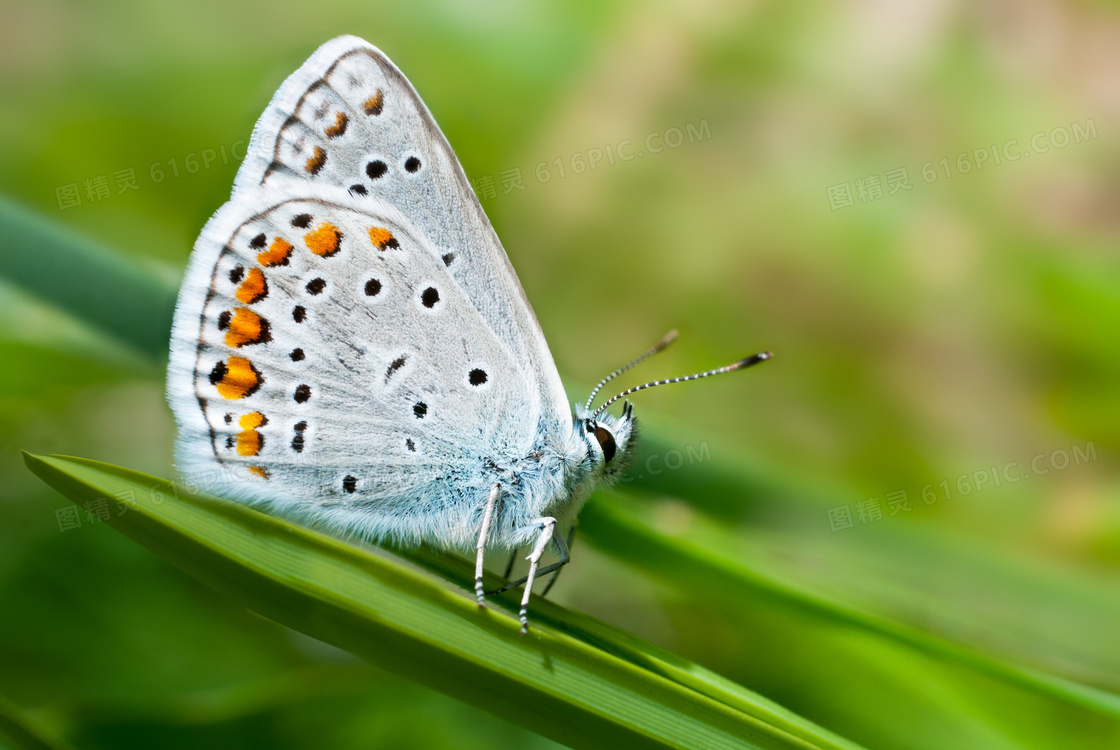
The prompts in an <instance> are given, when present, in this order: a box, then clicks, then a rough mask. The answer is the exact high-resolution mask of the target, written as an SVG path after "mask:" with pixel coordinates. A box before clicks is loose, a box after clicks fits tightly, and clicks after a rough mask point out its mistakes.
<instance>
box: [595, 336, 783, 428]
mask: <svg viewBox="0 0 1120 750" xmlns="http://www.w3.org/2000/svg"><path fill="white" fill-rule="evenodd" d="M772 356H774V355H773V354H771V353H770V352H760V353H759V354H752V355H751V356H749V357H747V358H746V359H740V360H739V361H738V362H733V363H732V364H729V365H724V366H723V367H717V368H716V369H714V370H708V371H707V372H698V373H696V374H695V375H682V376H681V377H679V378H669V379H668V380H655V381H653V382H652V383H643V384H642V385H637V386H634V387H633V388H628V389H626V390H625V391H623V392H622V393H620V394H618V395H617V396H615V397H614V398H611V399H609V400H608V401H607V402H606V403H605V404H603V405H602V406H600V407H599V408H598V409H597V410H596V411H595V413H594V414H592V415H591V421H592V422H594V421H595V420H596V419H597V418H598V417H599V415H600V414H602V413H603V410H604V409H606V408H607V407H608V406H610V405H611V404H613V403H614V402H615V401H618V400H619V399H620V398H622V397H623V396H629V395H630V394H631V393H636V392H638V391H644V390H645V389H646V388H653V387H654V386H658V385H669V383H684V382H686V381H689V380H699V379H700V378H707V377H710V376H712V375H722V374H723V373H725V372H734V371H735V370H742V369H743V368H744V367H750V366H751V365H757V364H758V363H759V362H765V361H766V360H768V359H770V358H771V357H772Z"/></svg>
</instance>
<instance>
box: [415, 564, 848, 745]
mask: <svg viewBox="0 0 1120 750" xmlns="http://www.w3.org/2000/svg"><path fill="white" fill-rule="evenodd" d="M398 554H400V555H401V556H402V557H406V558H407V559H409V560H410V561H412V562H413V563H415V564H417V565H419V566H421V567H423V568H425V569H427V570H430V571H431V572H433V573H435V574H437V575H440V576H442V577H443V578H445V579H447V580H448V581H450V582H452V583H454V584H455V585H457V586H459V587H460V588H462V589H464V590H466V591H473V589H474V566H473V565H472V564H471V563H470V562H468V561H467V560H464V559H462V558H460V557H456V556H454V555H449V554H440V553H436V552H432V551H430V550H427V549H421V550H419V551H407V552H399V553H398ZM500 583H502V581H500V580H499V579H498V578H497V577H491V576H490V575H489V574H487V585H488V587H491V588H494V587H497V586H498V585H499V584H500ZM515 593H516V592H515ZM495 603H497V604H498V605H500V606H503V607H504V608H505V609H507V610H509V611H510V612H516V611H517V609H518V606H519V599H518V597H517V596H506V597H504V598H498V599H496V600H495ZM533 607H534V608H533V618H534V621H535V622H538V623H541V624H545V625H548V626H549V627H551V628H554V629H556V630H560V631H563V632H565V633H568V634H569V635H571V636H573V637H575V638H578V639H579V640H581V641H583V642H585V643H590V644H594V645H596V646H597V647H599V648H601V649H603V650H605V651H608V652H609V653H611V654H614V655H615V656H617V657H618V658H620V659H625V660H626V661H628V662H630V663H631V664H634V665H636V666H638V667H640V668H642V669H646V670H649V671H651V672H654V673H656V674H658V675H661V676H662V677H665V678H666V679H669V680H672V681H673V682H676V683H677V684H679V685H681V686H683V687H686V688H689V689H691V690H695V691H697V692H699V693H702V694H704V695H706V696H708V697H709V698H711V699H713V700H717V701H719V702H721V703H723V704H725V705H727V706H729V707H731V708H734V709H736V710H739V711H742V712H744V713H746V714H749V715H751V716H754V717H755V718H757V719H759V720H761V721H764V722H766V723H767V724H770V725H773V726H776V727H779V728H781V729H782V730H783V731H785V732H787V733H788V734H790V735H792V736H794V737H798V738H800V739H802V740H804V741H806V742H807V743H810V744H811V745H814V746H818V747H829V748H833V747H834V748H848V747H853V745H852V744H851V743H850V742H848V741H847V740H845V739H843V738H842V737H839V736H837V735H835V734H833V733H831V732H828V731H827V730H825V729H823V728H820V727H817V726H815V725H811V724H808V723H807V722H806V720H805V719H804V718H803V717H800V716H797V715H796V714H794V713H793V712H791V711H789V710H788V709H786V708H783V707H782V706H780V705H778V704H777V703H774V702H773V701H770V700H768V699H766V698H764V697H762V696H760V695H758V694H757V693H754V692H751V691H750V690H747V689H746V688H744V687H742V686H741V685H738V684H736V683H734V682H732V681H731V680H728V679H726V678H724V677H721V676H720V675H718V674H716V673H714V672H712V671H710V670H708V669H705V668H703V667H701V666H699V665H697V664H694V663H692V662H690V661H688V660H687V659H683V658H681V657H680V656H677V655H676V654H673V653H671V652H669V651H666V650H665V649H662V648H660V647H658V646H655V645H654V644H652V643H649V642H648V641H644V640H642V639H641V638H638V637H636V636H634V635H633V634H631V633H627V632H625V631H623V630H620V629H618V628H615V627H613V626H611V625H608V624H607V623H604V622H601V621H599V620H596V619H595V618H593V617H588V616H587V615H584V614H581V613H579V612H575V611H572V610H568V609H564V608H563V607H560V606H557V605H556V604H554V603H553V602H551V601H549V600H546V599H541V600H536V601H534V605H533Z"/></svg>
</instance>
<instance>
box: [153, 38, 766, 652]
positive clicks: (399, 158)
mask: <svg viewBox="0 0 1120 750" xmlns="http://www.w3.org/2000/svg"><path fill="white" fill-rule="evenodd" d="M674 337H675V334H672V335H670V336H667V337H666V338H664V339H662V341H661V342H659V343H658V345H656V346H655V347H653V349H651V350H650V351H648V352H646V354H644V355H643V356H642V357H639V358H638V359H637V360H635V361H634V362H632V363H631V364H630V365H627V367H624V368H620V369H619V370H617V371H615V372H614V373H612V374H611V375H610V376H608V377H607V378H605V379H604V380H603V382H602V383H600V384H599V386H598V387H597V388H596V389H595V391H594V392H593V393H592V395H591V398H590V399H588V401H587V402H586V404H582V405H580V404H577V405H575V407H574V409H573V408H572V407H569V405H568V400H567V397H566V395H565V393H564V388H563V385H562V384H561V382H560V377H559V375H558V373H557V371H556V365H555V364H554V362H553V360H552V356H551V354H550V352H549V349H548V345H547V343H546V342H545V339H544V335H543V333H542V331H541V328H540V325H539V323H538V322H537V318H536V316H535V315H534V313H533V309H532V307H530V305H529V302H528V300H527V299H526V297H525V293H524V292H523V290H522V288H521V284H520V282H519V281H518V279H517V276H516V274H515V273H514V270H513V267H512V266H511V265H510V261H509V258H508V257H507V256H506V253H505V251H504V249H503V248H502V245H501V243H500V242H499V241H498V237H497V235H496V234H495V233H494V229H493V227H491V225H490V222H489V220H488V219H487V217H486V214H485V213H484V212H483V210H482V207H481V206H480V205H479V202H478V200H477V199H476V197H475V195H474V192H473V191H472V189H471V186H470V183H469V182H468V181H467V177H466V175H465V174H464V172H463V168H462V167H461V166H460V164H459V161H458V159H457V158H456V157H455V154H454V152H453V151H452V150H451V146H450V145H449V144H448V142H447V139H446V138H444V135H443V133H442V132H441V131H440V129H439V127H438V126H437V125H436V123H435V120H434V119H433V118H432V115H431V113H430V112H429V111H428V109H427V107H426V106H425V105H424V103H423V101H422V100H421V99H420V97H419V95H418V94H417V93H416V91H415V89H413V87H412V85H411V84H410V83H409V82H408V80H407V79H406V78H405V77H404V75H403V74H402V73H401V72H400V71H399V70H398V69H397V68H396V66H395V65H393V63H392V62H390V61H389V59H388V58H387V57H386V56H385V55H384V54H382V52H381V51H380V50H378V49H377V48H376V47H374V46H372V45H370V44H369V43H367V42H365V41H364V40H362V39H359V38H357V37H353V36H343V37H339V38H336V39H333V40H331V41H329V42H327V43H326V44H324V45H323V46H322V47H320V48H319V49H318V50H317V51H316V52H315V53H314V54H313V55H312V56H311V58H310V59H308V60H307V62H306V63H304V65H303V66H302V67H300V68H299V69H298V70H297V71H296V72H295V73H293V74H292V75H291V76H290V77H289V78H288V79H287V80H286V81H285V82H284V83H283V85H282V86H281V87H280V89H279V91H277V93H276V94H275V96H274V97H273V99H272V101H271V102H270V103H269V105H268V107H267V108H266V109H265V111H264V114H263V115H262V116H261V118H260V120H259V121H258V122H257V125H256V127H255V129H254V131H253V135H252V138H251V139H250V143H249V147H248V149H247V152H246V156H245V160H244V162H243V164H242V166H241V168H240V170H239V171H238V173H237V177H236V179H235V181H234V188H233V193H232V196H231V198H230V200H229V202H227V203H226V204H225V205H223V206H222V207H221V208H220V209H219V210H218V211H217V213H215V214H214V216H213V217H212V218H211V219H210V220H209V222H208V223H207V224H206V226H205V227H204V228H203V230H202V233H201V235H200V236H199V238H198V241H197V243H196V244H195V247H194V251H193V252H192V254H191V257H190V260H189V262H188V265H187V270H186V274H185V276H184V279H183V283H182V286H181V289H180V292H179V298H178V303H177V305H176V309H175V318H174V325H173V329H172V335H171V355H170V361H169V365H168V376H167V398H168V401H169V402H170V405H171V407H172V410H173V411H174V414H175V419H176V423H177V427H178V439H177V442H176V449H175V454H176V456H175V457H176V465H177V469H178V471H179V473H180V474H181V475H182V476H184V477H185V478H186V479H187V480H188V481H190V480H201V478H203V477H207V476H212V475H213V472H215V471H216V470H217V471H220V472H222V474H221V475H222V476H225V477H227V478H228V481H226V482H224V483H223V485H222V487H221V491H222V494H223V495H225V496H227V497H230V498H232V499H234V500H237V501H240V502H243V503H245V504H248V505H250V506H252V507H256V508H258V509H261V510H264V511H265V512H269V513H272V514H275V515H278V516H280V517H283V518H287V519H290V520H292V521H295V522H298V523H303V524H305V525H310V526H314V527H317V528H321V529H324V530H326V531H328V532H331V533H334V534H337V535H340V536H348V537H357V538H361V539H363V540H368V541H372V542H390V543H394V544H398V545H414V544H418V543H420V542H428V543H430V544H431V545H433V546H435V547H437V548H442V549H460V550H474V552H475V555H476V582H475V594H476V596H477V598H478V602H479V605H480V606H481V605H482V604H483V599H484V596H485V594H486V593H487V592H485V591H484V589H483V585H482V571H483V554H484V552H485V551H486V550H488V549H507V550H513V551H516V550H517V549H518V548H520V547H526V546H527V547H530V548H531V550H532V551H531V553H530V555H529V557H528V560H529V570H528V575H526V576H525V577H524V578H522V579H520V580H518V581H515V582H512V583H510V584H509V585H508V586H506V587H505V588H510V587H511V586H517V585H521V584H524V586H525V593H524V598H523V600H522V604H521V611H520V620H521V626H522V632H525V631H526V630H527V628H528V615H527V608H528V604H529V597H530V592H531V591H532V586H533V582H534V579H536V578H537V577H538V576H541V575H544V574H545V573H548V572H551V571H555V570H558V569H559V568H560V566H562V565H564V564H565V563H566V562H567V561H568V560H569V558H570V556H569V553H568V541H566V539H565V537H564V535H563V534H560V533H557V528H558V527H560V528H566V527H572V528H574V525H573V524H574V519H575V516H576V514H577V513H578V512H579V509H580V507H581V506H582V504H583V503H584V501H585V500H586V499H587V497H588V496H589V495H590V494H591V492H592V491H593V490H594V489H595V488H597V487H600V486H604V485H609V484H610V483H611V482H612V481H614V480H616V479H617V478H618V477H619V475H620V473H621V472H622V470H623V469H624V467H625V465H626V460H627V458H628V457H629V456H630V454H631V452H632V451H633V449H634V445H635V443H636V422H635V419H634V415H633V407H632V405H630V403H629V402H627V403H626V404H625V405H624V407H623V408H622V411H621V414H620V415H619V416H614V415H612V414H609V413H607V412H606V408H607V406H609V405H610V404H612V403H614V402H615V401H616V400H617V399H619V398H622V397H624V396H626V395H629V394H630V393H632V392H634V391H636V390H640V389H641V388H646V387H652V386H654V385H660V384H663V383H666V382H677V381H680V380H691V379H694V378H698V377H706V376H708V375H713V374H717V373H721V372H729V371H731V370H735V369H740V368H742V367H745V366H748V365H751V364H755V363H756V362H761V361H763V360H764V359H766V358H767V357H769V354H768V353H764V354H758V355H755V356H753V357H748V358H747V359H744V360H740V361H738V362H736V363H734V364H732V365H729V366H727V367H723V368H719V369H717V370H712V371H709V372H705V373H698V374H696V375H692V376H687V377H685V378H674V379H672V380H670V381H656V382H654V383H647V384H645V385H643V386H640V387H638V388H632V389H630V390H628V391H624V392H623V393H621V394H619V395H618V396H616V397H614V398H613V399H610V400H609V401H607V402H606V403H604V404H603V405H602V406H600V407H599V408H598V409H596V410H594V411H592V403H593V402H594V398H595V396H596V395H597V394H598V392H599V390H600V389H601V388H602V387H603V385H604V384H605V383H607V382H608V381H609V380H611V379H612V378H613V377H615V376H617V375H618V374H620V373H621V372H623V371H625V370H626V369H629V367H631V366H633V365H634V364H637V363H638V362H640V361H643V360H644V359H646V358H647V357H648V356H651V355H652V354H654V353H656V352H657V351H660V350H661V349H663V348H664V347H665V346H667V345H668V344H669V343H670V342H671V341H672V339H673V338H674ZM546 549H553V550H554V551H555V552H556V553H557V555H558V557H559V560H558V562H555V563H553V564H551V565H549V566H545V567H541V566H540V561H541V558H542V556H543V555H544V553H545V551H546ZM507 577H508V574H507ZM502 590H505V589H502Z"/></svg>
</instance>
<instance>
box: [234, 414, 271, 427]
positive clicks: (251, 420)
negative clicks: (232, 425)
mask: <svg viewBox="0 0 1120 750" xmlns="http://www.w3.org/2000/svg"><path fill="white" fill-rule="evenodd" d="M237 423H238V424H239V425H241V429H243V430H255V429H257V428H258V427H261V426H262V425H266V424H268V417H266V416H265V415H263V414H261V413H260V412H259V411H251V412H249V413H248V414H246V415H244V416H242V417H241V418H240V419H238V420H237Z"/></svg>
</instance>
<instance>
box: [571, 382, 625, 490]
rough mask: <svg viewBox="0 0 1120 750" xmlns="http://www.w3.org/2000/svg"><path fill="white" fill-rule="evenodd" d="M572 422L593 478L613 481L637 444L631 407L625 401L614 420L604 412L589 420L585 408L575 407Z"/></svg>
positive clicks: (589, 415)
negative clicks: (583, 443)
mask: <svg viewBox="0 0 1120 750" xmlns="http://www.w3.org/2000/svg"><path fill="white" fill-rule="evenodd" d="M575 419H576V431H577V433H578V434H580V435H581V436H582V438H583V440H584V442H585V443H586V444H587V455H588V456H589V457H590V458H591V461H592V463H593V466H594V469H593V474H594V476H595V477H596V478H597V479H598V481H600V482H606V483H607V484H610V483H612V482H614V480H615V479H617V478H618V477H619V476H620V475H621V474H622V472H623V471H625V470H626V467H627V465H628V464H629V463H630V454H631V453H632V452H633V450H634V446H635V444H636V443H637V427H638V423H637V420H635V419H634V405H633V404H631V403H630V402H629V401H627V402H626V404H625V405H624V406H623V408H622V414H621V415H619V416H617V417H616V416H614V415H613V414H608V413H606V412H603V413H601V414H597V415H595V416H594V417H592V415H591V413H589V412H588V411H587V409H581V408H579V407H578V406H577V407H576V413H575Z"/></svg>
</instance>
